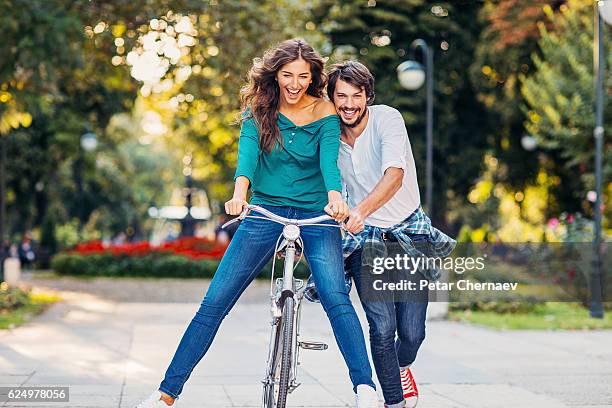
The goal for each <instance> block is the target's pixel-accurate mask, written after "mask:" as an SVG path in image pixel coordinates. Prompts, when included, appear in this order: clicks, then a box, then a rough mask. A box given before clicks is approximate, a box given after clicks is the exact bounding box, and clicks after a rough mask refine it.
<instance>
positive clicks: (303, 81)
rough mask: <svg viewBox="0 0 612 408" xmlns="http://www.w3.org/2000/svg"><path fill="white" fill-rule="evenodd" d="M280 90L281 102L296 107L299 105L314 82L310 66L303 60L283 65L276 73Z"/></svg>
mask: <svg viewBox="0 0 612 408" xmlns="http://www.w3.org/2000/svg"><path fill="white" fill-rule="evenodd" d="M276 80H277V81H278V86H279V88H280V97H281V101H284V102H285V103H287V104H290V105H295V104H296V103H298V102H299V101H300V100H301V99H302V97H303V96H304V94H305V93H306V90H307V89H308V86H309V85H310V83H311V82H312V73H311V72H310V64H309V63H308V62H306V61H304V60H303V59H301V58H300V59H297V60H295V61H292V62H290V63H288V64H285V65H283V66H282V67H281V68H280V69H279V70H278V72H277V73H276Z"/></svg>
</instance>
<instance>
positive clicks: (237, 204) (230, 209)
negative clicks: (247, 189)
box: [225, 197, 249, 215]
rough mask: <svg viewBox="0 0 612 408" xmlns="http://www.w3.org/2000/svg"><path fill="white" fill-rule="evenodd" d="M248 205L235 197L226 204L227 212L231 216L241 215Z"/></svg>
mask: <svg viewBox="0 0 612 408" xmlns="http://www.w3.org/2000/svg"><path fill="white" fill-rule="evenodd" d="M248 205H249V203H247V202H246V201H245V200H243V199H242V198H236V197H234V198H232V199H231V200H229V201H227V202H226V203H225V212H226V213H227V214H229V215H240V214H242V212H243V211H244V210H245V209H246V208H247V206H248Z"/></svg>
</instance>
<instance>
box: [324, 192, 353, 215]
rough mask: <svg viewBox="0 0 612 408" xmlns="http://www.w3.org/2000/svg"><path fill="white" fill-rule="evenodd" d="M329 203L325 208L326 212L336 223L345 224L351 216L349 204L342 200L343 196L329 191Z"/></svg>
mask: <svg viewBox="0 0 612 408" xmlns="http://www.w3.org/2000/svg"><path fill="white" fill-rule="evenodd" d="M327 196H328V200H329V203H328V204H327V205H326V206H325V208H324V211H325V212H326V213H327V214H329V216H330V217H332V218H333V219H334V220H336V222H343V221H344V220H345V219H346V217H348V214H349V208H348V204H347V203H346V202H345V201H344V200H343V199H342V194H341V193H340V192H339V191H335V190H332V191H329V192H328V193H327Z"/></svg>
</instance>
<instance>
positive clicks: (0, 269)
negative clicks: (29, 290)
mask: <svg viewBox="0 0 612 408" xmlns="http://www.w3.org/2000/svg"><path fill="white" fill-rule="evenodd" d="M5 195H6V136H3V135H0V283H1V282H2V281H4V258H5V256H6V253H5V248H4V235H5V231H4V228H5V222H6V201H5V199H4V197H5Z"/></svg>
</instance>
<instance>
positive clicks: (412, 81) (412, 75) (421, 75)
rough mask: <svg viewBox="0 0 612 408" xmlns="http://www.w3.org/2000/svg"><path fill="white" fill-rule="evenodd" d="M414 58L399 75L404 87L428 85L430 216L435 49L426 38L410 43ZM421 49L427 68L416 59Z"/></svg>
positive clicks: (427, 193) (403, 65) (427, 204)
mask: <svg viewBox="0 0 612 408" xmlns="http://www.w3.org/2000/svg"><path fill="white" fill-rule="evenodd" d="M410 48H411V50H412V55H411V58H412V60H408V61H404V62H402V63H401V64H400V65H399V66H398V67H397V77H398V80H399V83H400V85H401V86H402V87H403V88H404V89H408V90H417V89H419V88H420V87H421V86H422V85H423V82H425V83H426V86H427V160H426V169H425V174H426V183H427V185H426V186H425V207H426V209H427V212H428V213H429V216H430V217H431V216H432V213H433V202H432V192H433V65H434V63H433V51H432V50H431V48H429V46H428V45H427V43H426V42H425V41H424V40H421V39H417V40H414V41H413V42H412V44H411V45H410ZM419 48H420V49H421V50H422V52H423V56H424V59H425V70H423V66H422V65H421V64H419V63H418V62H416V61H414V54H415V52H416V50H417V49H419Z"/></svg>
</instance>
